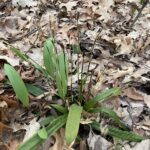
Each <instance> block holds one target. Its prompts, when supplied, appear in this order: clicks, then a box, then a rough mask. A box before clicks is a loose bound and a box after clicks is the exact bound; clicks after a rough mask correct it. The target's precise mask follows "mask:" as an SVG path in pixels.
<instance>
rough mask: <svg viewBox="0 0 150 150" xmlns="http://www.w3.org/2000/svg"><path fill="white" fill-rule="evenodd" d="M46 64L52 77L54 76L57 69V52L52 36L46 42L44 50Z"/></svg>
mask: <svg viewBox="0 0 150 150" xmlns="http://www.w3.org/2000/svg"><path fill="white" fill-rule="evenodd" d="M43 59H44V66H45V68H46V70H47V72H48V73H49V74H50V76H51V77H53V78H54V76H55V71H56V62H57V61H56V53H55V47H54V44H53V41H52V39H51V38H49V39H47V40H46V42H45V43H44V52H43Z"/></svg>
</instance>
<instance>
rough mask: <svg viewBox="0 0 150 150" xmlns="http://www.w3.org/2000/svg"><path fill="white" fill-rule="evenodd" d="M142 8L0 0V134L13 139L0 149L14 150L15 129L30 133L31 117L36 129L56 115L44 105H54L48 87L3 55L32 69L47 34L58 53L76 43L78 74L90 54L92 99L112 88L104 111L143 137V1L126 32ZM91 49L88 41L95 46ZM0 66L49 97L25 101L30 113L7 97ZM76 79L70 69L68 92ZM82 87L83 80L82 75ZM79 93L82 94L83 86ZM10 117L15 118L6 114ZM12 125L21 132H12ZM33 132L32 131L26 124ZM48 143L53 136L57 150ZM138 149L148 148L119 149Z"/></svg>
mask: <svg viewBox="0 0 150 150" xmlns="http://www.w3.org/2000/svg"><path fill="white" fill-rule="evenodd" d="M141 7H142V5H141V3H140V0H128V1H125V0H114V1H113V0H101V1H98V0H88V1H87V0H85V1H80V0H79V1H75V0H70V1H68V0H63V1H60V0H57V1H54V0H35V1H34V0H30V2H27V1H26V0H13V1H12V2H11V1H9V0H2V1H0V8H1V11H0V91H1V92H0V108H1V109H0V113H1V117H0V123H1V125H2V126H0V131H9V129H11V133H9V135H12V136H13V138H12V139H9V138H6V140H8V142H7V143H5V142H4V141H3V142H2V144H1V145H0V146H4V147H5V148H7V149H13V148H10V145H11V143H13V145H14V147H15V145H16V147H17V145H19V143H20V141H19V140H18V139H17V140H16V139H15V137H14V133H16V131H17V130H18V131H19V129H20V130H21V129H26V133H29V132H30V125H28V124H32V123H31V121H32V119H35V118H37V119H36V120H34V121H35V124H36V123H38V119H39V118H42V117H44V116H45V115H46V113H50V114H52V115H56V112H55V111H54V110H53V109H50V108H49V103H50V102H52V101H54V100H52V97H53V96H54V95H55V94H54V93H56V92H55V91H54V87H53V86H52V85H51V84H48V82H47V81H45V79H44V78H43V77H42V76H41V74H39V73H37V72H36V71H35V70H33V69H32V67H30V65H29V63H26V62H22V61H21V59H20V60H19V59H18V57H17V56H14V55H11V51H10V45H11V46H14V47H17V48H19V49H20V50H21V51H22V52H24V53H25V54H28V55H29V56H30V57H31V58H32V59H33V60H34V61H35V62H37V63H38V64H43V60H42V53H43V51H42V46H43V43H44V42H45V39H47V38H48V37H50V36H55V40H56V41H57V45H56V47H57V48H58V50H59V49H61V47H63V48H64V50H65V52H66V53H68V52H69V51H70V50H71V48H70V47H68V45H71V44H79V45H80V47H81V51H83V52H84V54H85V58H84V59H85V62H84V68H83V72H85V73H86V72H87V69H88V61H86V60H88V59H89V55H90V53H92V56H93V57H92V61H91V66H90V72H91V73H93V80H92V86H91V94H92V95H96V94H97V93H99V92H100V91H102V90H104V89H107V88H109V87H111V86H114V85H115V86H121V87H124V90H123V95H122V96H121V97H120V98H118V100H116V99H114V100H113V99H112V101H109V102H108V103H106V104H104V105H107V106H109V107H111V109H113V110H115V111H116V113H117V114H118V115H119V116H120V117H121V118H122V120H123V121H124V122H126V124H127V125H128V126H129V127H130V128H132V130H133V131H135V132H137V133H139V134H141V135H147V136H149V135H150V126H149V119H150V118H149V115H150V101H149V99H150V92H149V90H150V86H149V83H150V61H149V58H150V37H149V35H150V33H149V31H150V26H149V20H150V16H149V14H150V4H149V3H148V4H147V5H146V7H145V8H144V9H143V11H142V14H141V15H140V16H139V18H138V20H137V21H136V22H135V23H134V25H133V26H131V25H132V23H133V20H134V19H135V17H136V16H137V14H138V12H139V9H140V8H141ZM78 33H79V34H78ZM78 38H79V39H78ZM93 43H95V45H94V47H93ZM91 51H92V52H91ZM68 55H69V54H68ZM79 57H80V60H81V61H80V60H79V69H80V70H81V68H82V60H83V56H82V55H79ZM77 60H78V58H77V55H76V54H74V55H73V57H72V60H70V61H72V62H73V63H74V65H76V64H77ZM4 62H7V63H9V64H11V65H12V66H15V67H16V68H17V70H18V72H19V73H20V74H21V75H22V78H23V79H24V80H25V81H26V82H30V83H33V81H34V83H36V86H37V85H38V87H42V88H44V89H46V90H47V91H48V92H49V97H46V96H45V95H42V96H41V97H40V100H41V99H42V98H44V100H42V101H41V102H39V99H38V97H36V96H33V95H30V100H31V108H30V110H26V109H24V108H23V107H20V104H19V102H18V101H16V97H15V96H14V94H13V93H11V90H10V86H9V84H6V82H5V84H4V81H6V77H5V74H4V70H3V66H4ZM69 65H70V64H69ZM70 66H72V65H70ZM96 66H97V67H96ZM72 67H73V66H72ZM93 70H94V71H93ZM70 72H73V68H71V69H70ZM41 77H42V78H43V79H42V78H41ZM77 81H78V75H77V73H76V70H74V74H73V75H72V76H69V84H68V85H70V84H71V82H73V83H74V84H73V86H74V87H76V82H77ZM88 81H90V78H89V77H88ZM85 89H87V91H88V87H86V88H85ZM85 93H86V91H85ZM55 103H56V102H55ZM58 103H62V101H61V100H59V101H58ZM18 106H19V107H20V108H18ZM12 112H15V113H14V114H11V113H12ZM38 113H39V114H38ZM35 114H36V115H35ZM10 116H11V117H10ZM104 122H107V121H104ZM18 123H19V124H20V127H21V128H19V127H18V128H16V127H17V124H18ZM22 124H23V125H22ZM24 126H25V127H24ZM4 128H6V130H4ZM33 128H36V126H35V127H34V125H33ZM6 135H7V134H6ZM20 136H24V134H20ZM94 136H95V135H92V136H91V134H90V135H89V138H90V140H91V139H94ZM96 136H97V135H96ZM54 137H55V138H57V139H56V143H55V144H54V147H55V146H56V147H60V145H59V141H58V136H57V135H56V136H55V135H54ZM3 138H5V137H3V134H2V132H0V140H2V139H3ZM62 138H63V137H62ZM62 138H61V139H60V143H61V144H62V143H63V142H62V141H63V140H62ZM96 138H97V137H96ZM12 140H13V142H12ZM22 140H23V138H22ZM61 140H62V141H61ZM16 141H17V142H16ZM104 141H105V142H104ZM92 142H93V144H94V145H100V143H103V144H104V143H107V144H106V145H102V147H103V148H104V149H107V147H108V145H109V144H110V145H112V144H113V145H115V142H113V141H110V140H108V139H107V138H103V137H98V140H95V139H94V140H92ZM108 143H109V144H108ZM143 143H144V144H145V143H147V144H146V145H147V147H145V150H148V149H149V147H148V145H150V142H149V140H144V141H142V142H140V143H138V144H135V145H134V146H131V145H130V144H128V143H123V145H124V147H125V148H126V149H131V148H132V149H135V150H136V149H137V150H138V149H140V147H143V146H144V144H143ZM93 144H92V145H90V143H89V142H88V144H87V145H88V146H89V147H93ZM14 149H15V148H14ZM52 149H53V147H52Z"/></svg>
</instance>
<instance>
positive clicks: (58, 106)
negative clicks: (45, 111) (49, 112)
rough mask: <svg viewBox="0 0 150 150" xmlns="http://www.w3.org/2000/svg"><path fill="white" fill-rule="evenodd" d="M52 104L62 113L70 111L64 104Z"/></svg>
mask: <svg viewBox="0 0 150 150" xmlns="http://www.w3.org/2000/svg"><path fill="white" fill-rule="evenodd" d="M51 106H52V107H53V108H55V109H56V110H57V111H59V112H60V113H63V114H64V113H67V112H68V109H67V108H65V107H63V106H61V105H58V104H51Z"/></svg>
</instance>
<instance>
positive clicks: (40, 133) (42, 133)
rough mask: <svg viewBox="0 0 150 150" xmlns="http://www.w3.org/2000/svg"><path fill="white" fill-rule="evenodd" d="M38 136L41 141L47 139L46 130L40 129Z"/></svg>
mask: <svg viewBox="0 0 150 150" xmlns="http://www.w3.org/2000/svg"><path fill="white" fill-rule="evenodd" d="M38 136H39V137H40V138H41V139H44V140H45V139H47V137H48V134H47V131H46V129H45V127H43V128H42V129H40V130H39V131H38Z"/></svg>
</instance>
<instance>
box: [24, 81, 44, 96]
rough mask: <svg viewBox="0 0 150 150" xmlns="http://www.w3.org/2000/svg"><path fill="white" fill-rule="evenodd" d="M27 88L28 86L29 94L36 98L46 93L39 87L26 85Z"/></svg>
mask: <svg viewBox="0 0 150 150" xmlns="http://www.w3.org/2000/svg"><path fill="white" fill-rule="evenodd" d="M25 86H26V88H27V90H28V92H29V93H30V94H32V95H34V96H39V95H42V94H44V92H46V90H44V89H42V88H40V87H38V86H35V85H33V84H29V83H25Z"/></svg>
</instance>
